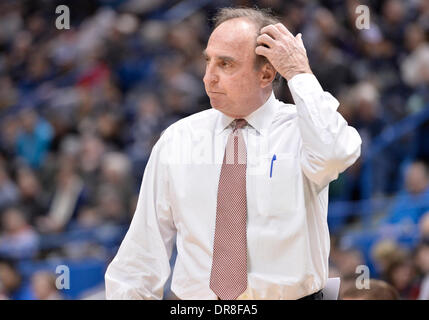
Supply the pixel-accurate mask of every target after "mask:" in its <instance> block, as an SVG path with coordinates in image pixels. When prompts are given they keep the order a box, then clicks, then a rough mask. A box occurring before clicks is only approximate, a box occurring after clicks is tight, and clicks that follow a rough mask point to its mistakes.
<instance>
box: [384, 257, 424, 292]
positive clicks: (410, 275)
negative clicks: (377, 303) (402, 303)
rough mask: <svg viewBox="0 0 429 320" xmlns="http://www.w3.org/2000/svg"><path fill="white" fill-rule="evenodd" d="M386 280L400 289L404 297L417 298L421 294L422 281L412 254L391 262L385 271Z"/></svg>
mask: <svg viewBox="0 0 429 320" xmlns="http://www.w3.org/2000/svg"><path fill="white" fill-rule="evenodd" d="M385 280H386V281H387V282H388V283H389V284H391V285H392V286H393V287H394V288H395V289H396V290H397V291H398V293H399V296H400V297H401V298H402V299H405V300H415V299H417V297H418V296H419V290H420V283H419V279H418V277H417V270H416V267H415V265H414V263H413V260H412V259H411V257H410V256H406V257H404V258H403V259H401V260H398V261H395V262H393V263H392V264H390V265H389V267H388V268H387V270H386V272H385Z"/></svg>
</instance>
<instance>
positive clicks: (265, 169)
mask: <svg viewBox="0 0 429 320" xmlns="http://www.w3.org/2000/svg"><path fill="white" fill-rule="evenodd" d="M272 157H273V155H272V154H270V155H264V156H262V157H261V162H260V168H259V170H257V171H255V172H256V174H253V175H252V176H251V179H252V180H253V182H254V183H252V185H253V188H254V195H255V197H256V201H255V202H254V203H255V204H256V206H257V212H258V214H260V215H263V216H278V217H284V216H287V215H288V213H289V212H291V211H294V210H295V209H296V207H297V186H298V177H299V172H298V170H299V168H300V166H299V160H298V158H296V157H294V156H293V155H292V154H277V155H276V160H274V161H272ZM271 162H273V164H272V169H271ZM270 172H271V177H270Z"/></svg>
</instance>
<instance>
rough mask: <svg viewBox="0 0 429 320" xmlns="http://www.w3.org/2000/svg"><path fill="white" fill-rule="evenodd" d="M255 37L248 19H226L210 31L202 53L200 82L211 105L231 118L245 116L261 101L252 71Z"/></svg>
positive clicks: (255, 76) (257, 76)
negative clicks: (202, 62) (202, 71)
mask: <svg viewBox="0 0 429 320" xmlns="http://www.w3.org/2000/svg"><path fill="white" fill-rule="evenodd" d="M256 34H257V30H256V27H255V26H254V24H252V23H251V22H250V21H248V20H247V19H243V18H236V19H231V20H227V21H225V22H223V23H222V24H220V25H219V26H218V27H217V28H216V29H215V30H214V31H213V33H212V34H211V36H210V38H209V41H208V44H207V48H206V50H205V52H204V55H205V58H206V61H207V64H206V73H205V75H204V79H203V81H204V86H205V89H206V92H207V95H208V96H209V98H210V104H211V105H212V107H213V108H215V109H217V110H219V111H221V112H223V113H224V114H226V115H228V116H230V117H234V118H242V117H245V116H247V115H248V114H250V113H251V112H253V111H254V110H255V109H257V108H258V107H259V106H260V105H261V104H262V103H263V102H264V101H262V88H261V83H260V72H259V71H258V70H256V69H255V57H256V54H255V39H256Z"/></svg>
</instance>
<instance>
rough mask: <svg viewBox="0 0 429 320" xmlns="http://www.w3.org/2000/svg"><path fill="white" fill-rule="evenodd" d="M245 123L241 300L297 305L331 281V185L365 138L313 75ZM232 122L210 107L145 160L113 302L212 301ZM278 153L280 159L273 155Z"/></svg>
mask: <svg viewBox="0 0 429 320" xmlns="http://www.w3.org/2000/svg"><path fill="white" fill-rule="evenodd" d="M288 86H289V88H290V90H291V93H292V96H293V99H294V101H295V103H296V105H292V104H285V103H283V102H281V101H279V100H277V99H276V98H275V96H274V94H273V93H272V94H271V96H270V97H269V99H268V100H267V101H266V103H264V104H263V105H262V106H261V107H260V108H258V109H257V110H256V111H254V112H253V113H252V114H250V115H249V116H248V117H246V118H245V119H246V120H247V122H248V125H247V126H246V127H245V128H244V129H241V130H243V136H244V140H245V142H246V147H247V176H246V180H247V187H246V188H247V205H248V207H247V254H248V288H247V290H246V291H245V292H244V293H243V295H242V296H240V298H244V299H298V298H301V297H304V296H306V295H309V294H312V293H314V292H316V291H318V290H320V289H322V288H323V287H324V286H325V283H326V281H327V278H328V257H329V248H330V242H329V230H328V224H327V212H328V187H329V182H330V181H332V180H334V179H336V178H337V177H338V174H339V173H341V172H342V171H344V170H345V169H346V168H347V167H349V166H350V165H352V164H353V163H354V162H355V161H356V159H357V158H358V157H359V155H360V146H361V139H360V137H359V134H358V133H357V131H356V130H355V129H354V128H352V127H350V126H348V125H347V122H346V121H345V120H344V118H343V117H342V116H341V115H340V114H339V113H338V112H337V111H336V110H337V108H338V105H339V103H338V101H337V100H336V99H335V98H334V97H333V96H332V95H331V94H330V93H328V92H324V91H323V89H322V87H321V86H320V84H319V82H318V81H317V79H316V77H314V76H313V75H312V74H299V75H296V76H295V77H293V78H292V79H291V80H289V82H288ZM233 120H234V119H233V118H230V117H228V116H226V115H224V114H222V113H221V112H219V111H217V110H215V109H209V110H205V111H202V112H199V113H196V114H194V115H191V116H189V117H186V118H184V119H181V120H179V121H177V122H176V123H174V124H173V125H171V126H170V127H168V128H167V129H166V130H165V132H164V133H163V135H162V136H161V138H160V139H159V141H158V142H157V143H156V145H155V146H154V148H153V150H152V153H151V156H150V159H149V161H148V164H147V167H146V170H145V173H144V175H143V181H142V185H141V189H140V195H139V199H138V202H137V207H136V211H135V214H134V217H133V220H132V223H131V225H130V228H129V230H128V232H127V234H126V236H125V238H124V240H123V242H122V244H121V246H120V248H119V251H118V253H117V255H116V256H115V258H114V259H113V261H112V262H111V263H110V265H109V267H108V269H107V272H106V275H105V280H106V298H107V299H162V295H163V288H164V284H165V282H166V280H167V279H168V277H169V275H170V272H171V270H170V265H169V258H170V256H171V252H172V249H173V245H174V241H176V245H177V258H176V263H175V266H174V271H173V278H172V284H171V290H172V291H173V292H174V293H175V294H176V296H177V297H178V298H180V299H216V298H217V297H216V295H215V294H214V293H213V291H212V290H211V289H210V288H209V282H210V271H211V265H212V253H213V239H214V230H215V220H216V203H217V190H218V183H219V175H220V170H221V165H222V161H223V156H224V152H225V145H226V141H227V138H228V135H229V134H230V132H231V130H232V128H231V122H232V121H233ZM274 155H275V160H273V157H274Z"/></svg>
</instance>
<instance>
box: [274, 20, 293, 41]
mask: <svg viewBox="0 0 429 320" xmlns="http://www.w3.org/2000/svg"><path fill="white" fill-rule="evenodd" d="M275 27H276V28H277V29H278V30H279V31H280V32H281V33H283V34H285V35H286V36H288V37H292V38H295V37H294V35H293V34H292V33H291V32H290V31H289V29H288V28H286V27H285V26H284V24H283V23H277V24H276V25H275Z"/></svg>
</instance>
